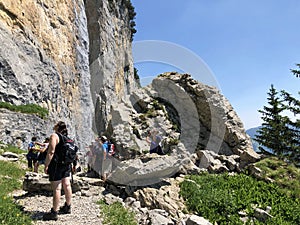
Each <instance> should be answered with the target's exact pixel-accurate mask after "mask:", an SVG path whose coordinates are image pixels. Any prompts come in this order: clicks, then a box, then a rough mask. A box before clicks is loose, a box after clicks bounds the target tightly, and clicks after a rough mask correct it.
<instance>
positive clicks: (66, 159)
mask: <svg viewBox="0 0 300 225" xmlns="http://www.w3.org/2000/svg"><path fill="white" fill-rule="evenodd" d="M57 134H58V136H59V141H60V143H59V144H58V146H57V149H56V150H55V153H57V154H56V157H55V161H56V162H57V163H59V164H71V163H73V162H74V161H76V157H77V152H78V147H77V146H76V145H75V141H73V140H72V139H71V138H69V137H68V136H65V135H62V134H59V133H57Z"/></svg>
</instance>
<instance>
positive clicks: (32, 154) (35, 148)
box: [26, 137, 39, 172]
mask: <svg viewBox="0 0 300 225" xmlns="http://www.w3.org/2000/svg"><path fill="white" fill-rule="evenodd" d="M36 139H37V138H36V137H32V138H31V142H30V143H29V144H28V153H27V155H26V159H27V161H28V168H29V169H30V170H31V171H32V163H33V165H34V172H37V168H36V162H37V157H38V153H39V145H36V143H35V142H36Z"/></svg>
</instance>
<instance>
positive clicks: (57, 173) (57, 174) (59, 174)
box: [48, 161, 72, 181]
mask: <svg viewBox="0 0 300 225" xmlns="http://www.w3.org/2000/svg"><path fill="white" fill-rule="evenodd" d="M71 169H72V168H71V165H70V164H68V165H64V164H58V163H56V162H54V161H51V163H50V165H49V167H48V174H49V181H59V180H62V179H63V178H65V177H70V175H71Z"/></svg>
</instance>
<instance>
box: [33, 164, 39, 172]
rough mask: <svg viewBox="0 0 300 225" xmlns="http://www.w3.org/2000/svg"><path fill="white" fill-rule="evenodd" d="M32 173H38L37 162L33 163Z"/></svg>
mask: <svg viewBox="0 0 300 225" xmlns="http://www.w3.org/2000/svg"><path fill="white" fill-rule="evenodd" d="M34 172H36V173H38V172H39V163H38V162H35V163H34Z"/></svg>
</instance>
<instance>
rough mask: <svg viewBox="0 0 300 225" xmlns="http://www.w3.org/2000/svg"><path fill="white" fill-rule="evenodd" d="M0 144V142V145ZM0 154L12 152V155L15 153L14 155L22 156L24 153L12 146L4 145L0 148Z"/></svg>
mask: <svg viewBox="0 0 300 225" xmlns="http://www.w3.org/2000/svg"><path fill="white" fill-rule="evenodd" d="M1 143H2V142H1V141H0V144H1ZM1 152H12V153H16V154H22V153H24V152H25V151H23V150H22V149H19V148H18V147H16V146H14V145H10V144H8V145H5V146H4V147H3V148H1Z"/></svg>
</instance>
